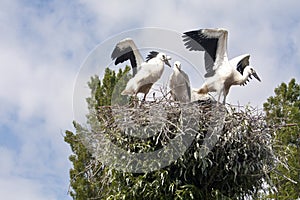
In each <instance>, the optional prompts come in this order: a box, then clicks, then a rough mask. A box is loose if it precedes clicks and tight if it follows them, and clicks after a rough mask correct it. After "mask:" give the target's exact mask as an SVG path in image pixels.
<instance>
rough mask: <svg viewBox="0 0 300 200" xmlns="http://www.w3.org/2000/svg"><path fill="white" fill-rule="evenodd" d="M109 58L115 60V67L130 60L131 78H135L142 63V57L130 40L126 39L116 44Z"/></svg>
mask: <svg viewBox="0 0 300 200" xmlns="http://www.w3.org/2000/svg"><path fill="white" fill-rule="evenodd" d="M111 58H112V59H113V60H114V59H116V60H115V65H117V64H119V63H123V62H124V61H127V60H130V64H131V67H132V71H133V76H135V74H136V73H137V71H138V69H139V68H140V66H141V64H142V63H143V62H144V60H143V57H142V56H141V54H140V52H139V50H138V49H137V47H136V45H135V43H134V41H133V40H132V39H131V38H126V39H124V40H121V41H120V42H118V44H117V45H116V47H115V48H114V50H113V52H112V54H111Z"/></svg>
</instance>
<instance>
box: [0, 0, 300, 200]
mask: <svg viewBox="0 0 300 200" xmlns="http://www.w3.org/2000/svg"><path fill="white" fill-rule="evenodd" d="M299 7H300V2H299V1H297V0H293V1H285V2H284V1H282V2H280V3H278V1H275V0H274V1H272V0H269V1H259V0H255V1H247V3H246V2H245V1H238V0H229V1H216V0H211V1H197V0H190V1H180V0H177V1H171V0H167V1H158V0H154V1H151V3H150V2H149V1H137V0H133V1H128V2H127V3H126V1H116V0H110V1H98V0H72V1H71V0H47V1H44V0H40V1H38V0H36V1H30V0H26V1H22V0H14V1H11V0H2V1H1V2H0V30H1V34H0V44H1V45H0V61H1V73H0V188H1V189H0V196H1V197H5V199H8V200H9V199H30V200H35V199H36V200H41V199H45V200H50V199H51V200H52V199H70V197H69V196H68V195H67V191H68V183H69V174H68V172H69V168H70V167H71V163H70V162H69V161H68V156H69V155H70V153H71V151H70V148H69V146H68V145H67V144H66V143H64V141H63V135H64V131H65V130H66V129H69V130H73V128H72V120H73V119H74V115H73V91H74V85H75V82H76V77H77V74H78V72H79V70H80V66H81V65H82V63H83V62H84V60H85V59H86V57H87V56H88V55H89V53H90V52H91V51H92V50H93V49H94V48H95V47H97V45H99V44H101V43H103V42H104V41H106V40H107V39H108V38H111V37H112V36H115V35H117V34H119V33H121V32H124V31H128V30H132V29H136V28H144V27H158V28H162V29H168V30H173V31H176V32H178V33H182V32H184V31H187V30H193V29H198V28H211V27H224V28H226V29H228V31H229V42H228V54H229V57H234V56H238V55H240V54H244V53H250V54H251V64H252V65H253V66H254V67H255V69H256V71H257V73H258V74H259V76H260V78H261V79H262V82H261V83H259V82H257V81H251V82H250V83H248V85H247V86H246V87H233V88H232V89H231V91H230V93H229V96H228V102H231V103H233V104H237V103H238V102H239V103H241V104H246V103H248V102H251V105H254V106H258V107H262V103H263V102H264V101H266V99H267V98H268V97H269V96H270V95H273V90H274V88H275V87H276V86H278V85H279V84H280V83H281V82H288V81H289V80H290V79H291V78H293V77H294V78H296V80H297V81H298V82H299V80H300V70H299V69H300V68H299V67H300V48H299V46H300V37H299V35H300V13H299ZM111 48H113V47H111ZM110 53H111V50H109V52H108V53H107V57H108V58H109V57H110ZM183 68H184V69H186V71H188V69H187V68H188V67H184V66H183ZM91 75H93V74H91ZM201 85H202V81H201V82H199V83H198V82H197V81H195V80H194V81H193V87H200V86H201ZM83 98H84V97H83Z"/></svg>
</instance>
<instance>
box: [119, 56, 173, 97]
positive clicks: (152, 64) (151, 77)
mask: <svg viewBox="0 0 300 200" xmlns="http://www.w3.org/2000/svg"><path fill="white" fill-rule="evenodd" d="M170 59H171V57H169V56H167V55H166V54H165V53H162V52H157V51H151V52H150V54H149V55H148V56H147V58H146V62H143V63H142V64H141V66H140V69H139V70H138V71H137V73H136V75H135V76H134V77H133V78H131V79H130V80H129V81H128V83H127V85H126V88H125V90H123V92H122V93H121V94H122V95H129V96H136V95H137V94H138V93H144V98H143V101H145V100H146V96H147V94H148V92H149V90H150V89H151V87H152V85H153V84H154V83H155V82H156V81H157V80H158V79H159V78H160V77H161V75H162V73H163V71H164V64H166V65H168V66H170V67H171V65H170V63H169V60H170Z"/></svg>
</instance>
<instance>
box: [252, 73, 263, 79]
mask: <svg viewBox="0 0 300 200" xmlns="http://www.w3.org/2000/svg"><path fill="white" fill-rule="evenodd" d="M252 75H253V76H254V78H256V79H257V80H258V81H261V80H260V78H259V77H258V75H257V73H256V72H254V73H253V74H252Z"/></svg>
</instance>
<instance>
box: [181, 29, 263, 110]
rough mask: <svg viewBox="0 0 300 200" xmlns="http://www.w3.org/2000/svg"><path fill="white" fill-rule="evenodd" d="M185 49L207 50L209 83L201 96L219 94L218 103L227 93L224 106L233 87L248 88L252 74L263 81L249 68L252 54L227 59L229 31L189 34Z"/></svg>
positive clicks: (207, 77)
mask: <svg viewBox="0 0 300 200" xmlns="http://www.w3.org/2000/svg"><path fill="white" fill-rule="evenodd" d="M183 38H184V39H183V41H184V42H185V46H186V48H187V49H189V50H190V51H193V50H194V51H204V61H205V69H206V72H207V73H206V74H205V75H204V77H205V78H206V81H205V83H204V84H203V85H202V86H201V88H200V89H199V90H198V93H199V94H207V93H208V92H217V93H218V102H219V101H220V98H221V95H222V94H223V97H224V98H223V104H225V102H226V96H227V95H228V92H229V89H230V87H231V86H232V85H244V84H246V82H247V81H249V78H251V75H253V76H254V77H255V78H256V79H257V80H259V81H260V78H259V77H258V75H257V74H256V72H255V70H254V69H253V68H252V67H251V66H249V58H250V55H249V54H245V55H241V56H238V57H236V58H234V59H232V60H230V61H229V60H228V57H227V39H228V32H227V30H225V29H200V30H196V31H189V32H185V33H184V36H183Z"/></svg>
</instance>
